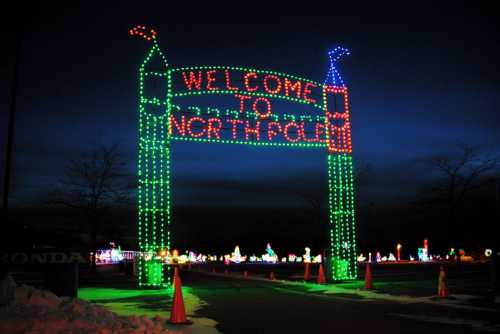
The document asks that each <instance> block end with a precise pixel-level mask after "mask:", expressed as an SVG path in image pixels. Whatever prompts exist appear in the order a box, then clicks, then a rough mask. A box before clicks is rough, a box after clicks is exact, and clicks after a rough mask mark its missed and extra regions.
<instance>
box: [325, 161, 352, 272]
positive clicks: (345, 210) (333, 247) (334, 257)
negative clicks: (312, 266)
mask: <svg viewBox="0 0 500 334" xmlns="http://www.w3.org/2000/svg"><path fill="white" fill-rule="evenodd" d="M328 188H329V198H328V203H329V210H330V214H329V220H330V259H329V261H330V266H331V275H332V277H331V279H333V280H334V281H338V280H348V279H356V278H357V262H356V260H357V257H356V231H355V227H356V221H355V215H354V189H353V173H352V156H351V155H350V154H347V153H340V154H339V153H336V154H328Z"/></svg>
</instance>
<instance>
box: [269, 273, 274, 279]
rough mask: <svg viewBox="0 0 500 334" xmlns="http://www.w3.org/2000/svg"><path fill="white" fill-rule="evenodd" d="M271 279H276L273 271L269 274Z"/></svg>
mask: <svg viewBox="0 0 500 334" xmlns="http://www.w3.org/2000/svg"><path fill="white" fill-rule="evenodd" d="M269 279H270V280H271V281H274V272H273V271H271V273H270V274H269Z"/></svg>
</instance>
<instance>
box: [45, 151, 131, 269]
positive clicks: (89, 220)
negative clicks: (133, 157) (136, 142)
mask: <svg viewBox="0 0 500 334" xmlns="http://www.w3.org/2000/svg"><path fill="white" fill-rule="evenodd" d="M124 167H125V162H124V160H123V158H122V155H121V154H120V152H119V149H118V146H117V145H112V146H110V147H104V146H103V147H100V148H98V149H95V150H93V151H91V152H90V153H88V154H83V155H82V156H80V157H78V158H76V159H71V160H69V163H68V165H67V167H66V170H65V174H64V176H63V177H62V178H61V180H60V181H59V182H58V184H57V186H56V189H54V190H53V191H52V192H51V193H50V195H49V199H48V201H47V202H48V203H49V204H52V205H58V206H64V207H68V208H72V209H75V210H78V211H79V212H80V213H81V214H82V215H83V218H84V222H85V223H86V225H87V228H88V229H89V232H90V250H91V252H92V254H93V255H92V256H91V267H92V268H93V269H95V254H96V249H97V234H98V232H99V229H100V225H101V223H102V220H103V217H104V216H105V215H106V214H107V213H108V212H109V210H110V209H112V208H114V207H117V206H118V205H121V204H124V203H127V202H128V201H129V199H130V194H131V192H132V190H133V189H134V187H135V183H134V182H132V177H131V176H130V175H129V174H126V173H125V172H124Z"/></svg>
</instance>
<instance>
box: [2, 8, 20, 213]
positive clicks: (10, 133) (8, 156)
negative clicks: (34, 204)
mask: <svg viewBox="0 0 500 334" xmlns="http://www.w3.org/2000/svg"><path fill="white" fill-rule="evenodd" d="M19 16H21V15H19ZM18 22H19V24H18V28H17V38H16V54H15V58H14V77H13V79H12V92H11V98H10V110H9V126H8V129H7V148H6V150H5V172H4V178H3V197H2V218H3V221H4V222H7V219H8V215H7V209H8V207H9V191H10V171H11V165H12V141H13V137H14V120H15V114H16V106H17V86H18V78H19V63H20V60H21V59H20V58H21V43H22V35H23V23H22V20H21V19H20V17H19V18H18Z"/></svg>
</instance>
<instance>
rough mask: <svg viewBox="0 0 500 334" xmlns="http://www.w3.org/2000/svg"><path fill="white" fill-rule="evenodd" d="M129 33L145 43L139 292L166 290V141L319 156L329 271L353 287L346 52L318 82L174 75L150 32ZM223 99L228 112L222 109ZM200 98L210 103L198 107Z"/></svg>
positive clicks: (226, 72) (231, 71) (219, 73)
mask: <svg viewBox="0 0 500 334" xmlns="http://www.w3.org/2000/svg"><path fill="white" fill-rule="evenodd" d="M130 34H131V35H136V36H140V37H143V38H144V39H146V40H147V41H150V42H151V48H150V49H149V51H148V53H147V56H146V58H145V59H144V61H143V63H142V64H141V66H140V68H139V155H138V196H137V201H138V240H139V250H140V251H141V252H142V253H143V254H146V255H145V256H143V257H141V258H140V259H139V284H140V285H145V286H155V285H162V284H165V283H168V282H166V281H165V278H164V277H165V275H163V264H162V262H161V260H155V258H157V255H158V254H160V253H161V252H162V251H163V250H166V249H170V232H169V225H170V223H171V208H172V206H171V202H172V198H171V195H170V146H171V143H172V142H173V141H194V142H207V143H232V144H248V145H263V146H264V145H265V146H284V147H302V148H318V149H324V150H325V153H326V155H327V168H328V180H329V181H328V189H329V200H328V202H329V203H328V204H329V224H330V241H331V244H330V250H329V251H330V253H329V256H328V259H327V261H328V262H327V264H328V265H329V266H330V268H331V271H330V272H331V278H332V279H333V280H343V279H354V278H356V276H357V267H356V243H355V236H356V233H355V226H356V224H355V216H354V192H353V173H352V157H351V152H352V147H351V125H350V116H349V95H348V89H347V86H346V85H345V84H344V82H343V80H342V77H341V76H340V73H339V71H338V69H337V66H336V64H337V61H338V60H339V59H340V57H342V56H343V55H346V54H349V53H348V51H347V50H346V49H344V48H341V47H337V48H335V49H334V50H332V51H330V52H329V54H328V56H329V60H330V68H329V71H328V74H327V78H326V80H325V82H324V83H320V82H316V81H313V80H309V79H306V78H302V77H298V76H294V75H290V74H286V73H278V72H275V71H267V70H258V69H252V68H242V67H231V66H194V67H181V68H171V67H169V66H168V63H167V61H166V58H165V57H164V56H163V54H162V51H161V50H160V47H159V45H158V42H157V40H156V32H155V31H154V30H153V29H146V27H144V26H137V27H135V28H133V29H131V30H130ZM222 97H224V101H225V102H224V104H225V105H227V107H225V108H221V107H220V106H219V104H220V100H218V99H220V98H222ZM207 98H208V100H210V101H209V102H208V104H207V101H202V100H206V99H207ZM183 99H184V100H186V99H187V100H189V101H192V100H193V99H199V100H200V102H202V103H201V104H196V105H193V104H189V103H188V104H186V103H183ZM214 99H215V100H216V102H215V103H214V102H213V101H214ZM283 104H286V108H283ZM283 109H284V111H283Z"/></svg>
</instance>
